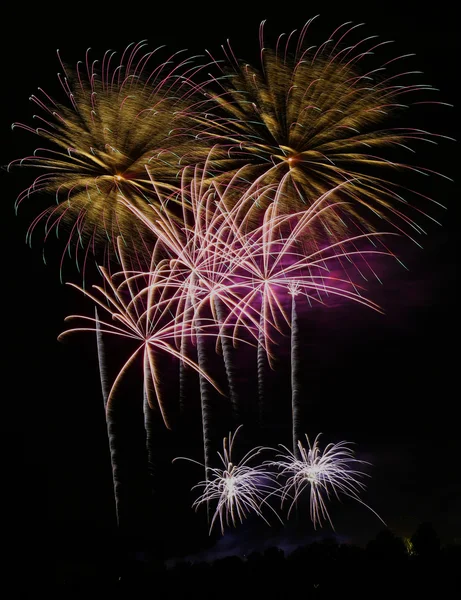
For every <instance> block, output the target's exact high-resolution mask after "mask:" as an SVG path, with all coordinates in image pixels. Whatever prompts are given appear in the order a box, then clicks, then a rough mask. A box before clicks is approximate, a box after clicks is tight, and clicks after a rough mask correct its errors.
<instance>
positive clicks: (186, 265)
mask: <svg viewBox="0 0 461 600" xmlns="http://www.w3.org/2000/svg"><path fill="white" fill-rule="evenodd" d="M206 172H207V171H206V167H205V169H201V168H195V170H194V175H193V176H192V179H191V181H189V180H188V179H186V175H185V174H184V179H185V181H184V182H183V186H182V188H181V192H180V198H181V200H180V203H181V205H182V206H183V223H184V225H181V224H180V222H179V221H177V220H175V219H171V218H169V217H168V216H165V215H164V213H162V211H161V209H158V208H157V207H155V206H152V207H151V214H150V215H148V214H143V213H142V212H141V211H139V210H138V209H137V208H136V207H134V206H132V205H130V203H128V202H127V206H128V208H129V209H130V210H131V211H132V212H133V213H134V215H135V217H136V218H138V219H139V220H141V221H142V222H143V224H144V226H145V227H146V228H149V229H150V230H151V231H152V233H153V235H154V236H155V238H156V239H157V240H158V243H157V246H156V249H157V251H158V252H159V254H162V251H163V255H164V256H165V255H166V256H168V257H169V258H170V262H169V265H170V270H171V274H170V282H171V283H172V285H173V282H174V285H176V286H177V288H178V290H179V295H180V301H179V303H178V309H179V311H180V312H181V314H183V315H186V314H192V313H193V315H195V316H197V315H198V314H199V312H200V310H202V309H203V308H205V307H206V306H209V307H210V308H211V314H212V315H213V317H214V318H215V319H216V313H217V311H216V306H215V303H216V301H217V300H219V301H220V302H221V303H222V305H223V306H224V307H225V309H226V312H227V316H226V318H225V320H224V321H223V322H220V323H219V326H220V328H221V330H225V329H227V330H228V331H232V335H233V337H234V338H237V337H238V330H239V328H240V327H244V328H245V329H247V330H248V331H250V332H251V334H252V335H253V336H254V337H255V338H256V339H258V338H259V343H262V344H263V346H264V347H265V348H266V349H267V350H268V354H269V358H270V349H269V346H270V343H271V340H272V337H273V334H272V333H271V332H273V331H274V330H278V331H279V332H280V331H282V329H283V324H284V323H285V324H286V325H288V326H289V325H290V318H289V314H287V311H286V308H285V307H284V303H283V297H284V296H286V295H287V293H292V292H290V291H289V290H292V289H293V288H292V287H290V286H292V285H296V289H297V293H301V294H303V295H304V296H305V297H306V298H307V299H308V300H309V301H313V302H323V299H322V298H325V297H326V296H328V295H331V296H340V297H342V298H344V299H349V300H354V301H357V302H360V303H362V304H364V305H366V306H368V307H370V308H373V309H375V310H380V309H379V307H378V305H377V304H375V303H374V302H372V301H370V300H368V299H366V298H364V297H363V296H362V295H360V293H359V286H357V285H356V284H354V283H353V282H352V280H351V279H350V278H349V279H347V278H346V276H344V277H343V278H341V277H337V276H335V275H334V274H333V272H332V271H333V270H334V268H335V267H336V268H338V267H337V263H338V262H339V261H341V259H347V260H348V261H349V262H350V263H352V264H353V261H354V259H356V260H357V261H365V262H366V258H367V256H368V255H370V254H372V255H387V256H389V252H388V251H386V250H382V251H381V250H379V249H378V247H376V246H375V247H372V246H371V244H370V240H372V239H378V236H379V237H380V238H381V237H382V236H383V235H385V234H382V233H369V234H359V235H355V236H351V237H347V236H343V237H342V239H341V240H340V241H339V242H335V243H333V244H329V245H323V247H320V246H319V244H318V242H317V236H316V234H315V228H316V223H317V222H318V220H319V219H322V218H323V217H324V215H325V214H328V213H329V212H330V211H334V210H336V209H337V206H338V205H337V203H335V204H332V203H331V202H330V198H331V195H332V194H334V193H335V192H336V191H337V188H334V189H333V190H331V191H330V192H328V193H326V194H324V195H323V196H321V197H320V198H318V199H317V201H316V202H314V203H313V204H312V206H310V207H309V208H307V209H306V210H303V211H300V212H298V213H292V214H289V215H286V214H283V213H282V214H279V213H278V205H279V202H278V198H279V197H280V196H282V195H283V194H285V190H284V182H283V181H282V182H281V183H279V184H278V185H275V186H266V187H265V188H263V189H261V190H260V191H259V192H258V194H256V192H255V191H254V190H248V189H247V190H246V191H245V192H244V193H242V194H241V196H240V198H239V200H238V202H233V193H234V180H233V181H231V183H229V184H228V185H227V186H225V187H222V186H219V185H217V184H216V183H214V182H211V183H210V182H208V181H207V180H206V177H205V174H206ZM238 177H239V175H236V176H235V178H238ZM274 187H275V191H274V190H273V188H274ZM338 187H340V186H338ZM267 193H269V194H271V195H272V196H273V198H275V201H274V202H273V203H271V204H269V205H268V206H267V208H266V209H265V210H264V212H263V220H262V224H261V225H260V226H259V227H256V228H254V229H252V230H250V231H246V227H245V225H244V223H242V219H241V215H242V214H246V207H247V205H249V204H252V203H254V200H255V197H257V198H258V200H259V199H260V198H261V197H262V196H264V195H266V194H267ZM360 246H363V248H360ZM358 272H360V271H358ZM372 272H373V271H372ZM362 277H363V275H362ZM187 298H188V299H189V304H188V306H189V312H188V311H187V310H186V308H185V305H186V303H187ZM192 307H194V310H193V309H192ZM192 318H194V317H192ZM261 333H262V335H261Z"/></svg>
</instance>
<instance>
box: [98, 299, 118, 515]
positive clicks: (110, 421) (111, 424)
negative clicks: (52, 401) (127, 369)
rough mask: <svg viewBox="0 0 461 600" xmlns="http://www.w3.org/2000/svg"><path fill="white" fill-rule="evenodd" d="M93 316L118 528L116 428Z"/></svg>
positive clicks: (101, 343) (99, 327) (100, 335)
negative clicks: (109, 406)
mask: <svg viewBox="0 0 461 600" xmlns="http://www.w3.org/2000/svg"><path fill="white" fill-rule="evenodd" d="M94 316H95V326H96V327H95V328H96V346H97V350H98V366H99V376H100V379H101V391H102V397H103V401H104V414H105V418H106V428H107V437H108V441H109V450H110V463H111V468H112V483H113V486H114V498H115V514H116V517H117V526H118V527H119V526H120V486H121V480H120V473H119V466H118V452H117V426H116V422H115V416H114V412H113V409H112V408H108V406H107V400H108V397H109V382H108V380H107V373H106V356H105V348H104V340H103V336H102V334H101V326H100V321H99V315H98V309H97V307H95V309H94Z"/></svg>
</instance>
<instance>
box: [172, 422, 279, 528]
mask: <svg viewBox="0 0 461 600" xmlns="http://www.w3.org/2000/svg"><path fill="white" fill-rule="evenodd" d="M240 428H241V426H240V427H238V428H237V429H236V431H235V434H234V435H232V434H231V433H229V437H228V438H224V440H223V451H222V453H221V452H218V456H219V458H220V461H221V463H222V468H211V467H208V473H209V475H208V477H207V479H206V480H205V481H201V482H200V483H198V484H197V485H196V486H194V488H192V489H195V488H203V491H202V494H201V495H200V496H199V497H198V498H197V500H196V501H195V502H194V504H193V505H192V506H193V507H194V508H195V509H196V510H197V509H198V508H199V507H200V506H201V505H202V504H208V503H209V502H213V503H215V502H216V508H215V511H214V513H213V518H212V520H211V524H210V533H211V531H212V529H213V527H214V526H215V524H216V523H217V522H218V521H219V524H220V526H221V533H222V534H224V530H225V527H226V526H227V527H229V526H231V525H232V526H234V527H236V526H237V524H238V522H240V523H243V521H244V519H246V518H247V517H248V515H249V514H250V513H252V512H254V513H255V514H257V515H258V517H260V518H261V519H263V520H264V521H265V522H266V523H267V524H269V522H268V521H267V519H266V517H265V516H264V515H263V513H262V508H263V506H266V507H267V508H269V509H270V510H272V512H273V513H274V514H275V515H276V516H277V517H278V518H279V519H280V517H279V516H278V515H277V513H276V512H275V511H274V509H273V508H272V507H271V506H270V504H269V503H268V502H267V501H266V499H265V498H266V496H268V494H269V493H272V492H273V490H274V489H275V483H274V474H273V473H272V472H271V471H270V470H269V469H267V468H266V467H264V465H262V464H259V465H257V466H250V464H249V463H250V462H252V461H253V460H254V459H255V458H256V457H257V456H259V454H260V453H261V451H262V450H263V448H261V447H258V448H254V449H253V450H250V451H249V452H248V453H247V454H245V456H244V457H243V458H242V459H241V460H240V461H239V462H234V461H233V458H232V450H233V446H234V441H235V437H236V435H237V433H238V431H239V430H240ZM180 459H182V460H189V461H191V462H194V463H196V464H199V465H201V466H203V465H202V463H199V462H197V461H194V460H191V459H189V458H184V457H179V458H176V459H175V460H180Z"/></svg>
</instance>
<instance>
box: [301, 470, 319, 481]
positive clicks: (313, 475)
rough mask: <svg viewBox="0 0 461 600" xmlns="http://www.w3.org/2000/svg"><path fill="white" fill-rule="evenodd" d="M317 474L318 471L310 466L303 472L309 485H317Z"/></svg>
mask: <svg viewBox="0 0 461 600" xmlns="http://www.w3.org/2000/svg"><path fill="white" fill-rule="evenodd" d="M319 472H320V469H318V468H316V467H313V466H311V467H308V468H307V469H305V470H304V476H305V478H306V479H307V481H308V482H309V483H312V484H314V483H318V475H319Z"/></svg>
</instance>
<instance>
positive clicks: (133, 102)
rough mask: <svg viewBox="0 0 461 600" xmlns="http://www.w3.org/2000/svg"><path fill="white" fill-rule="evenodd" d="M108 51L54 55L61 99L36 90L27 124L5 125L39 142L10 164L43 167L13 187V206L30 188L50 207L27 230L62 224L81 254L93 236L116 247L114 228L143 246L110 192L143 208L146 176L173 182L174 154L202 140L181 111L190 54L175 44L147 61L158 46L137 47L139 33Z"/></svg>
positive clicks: (149, 195) (150, 195)
mask: <svg viewBox="0 0 461 600" xmlns="http://www.w3.org/2000/svg"><path fill="white" fill-rule="evenodd" d="M116 54H117V53H116V52H113V51H111V50H108V51H107V52H106V53H105V54H104V56H103V58H102V61H98V60H92V58H91V57H90V52H89V51H87V54H86V58H85V61H84V62H79V63H78V64H77V66H76V68H75V69H70V68H69V67H67V66H64V64H63V63H62V62H61V67H62V70H63V73H62V74H59V80H60V83H61V85H62V88H63V90H64V92H65V94H66V96H67V98H66V102H65V103H60V102H58V101H57V100H55V99H53V98H51V97H50V96H49V95H48V94H47V93H46V92H44V91H43V90H41V89H40V90H39V92H40V94H39V95H38V96H35V95H33V96H31V100H32V101H33V102H34V104H35V105H36V106H37V107H38V109H39V110H40V113H41V114H37V115H35V119H36V120H37V121H38V123H37V127H36V128H33V127H31V126H29V125H23V124H20V123H15V124H14V125H13V127H20V128H22V129H25V130H27V131H29V132H32V133H34V134H36V135H38V136H39V137H40V138H41V139H43V140H44V141H45V142H46V143H47V146H46V147H44V148H38V149H37V150H36V151H35V152H34V154H33V156H28V157H25V158H22V159H20V160H15V161H13V162H12V163H11V164H10V166H14V165H22V166H32V167H36V168H39V169H41V170H42V172H43V174H42V175H40V176H38V177H37V178H36V179H35V181H34V182H33V184H32V185H31V186H30V187H28V188H27V189H25V190H24V191H23V192H22V193H21V194H20V196H19V197H18V200H17V206H19V205H20V204H21V203H22V201H23V200H26V199H27V198H29V197H30V196H31V195H33V194H36V193H37V194H38V193H44V192H46V193H48V194H49V195H50V196H51V197H53V196H54V197H55V199H56V206H51V207H49V208H47V209H46V210H44V211H43V212H41V213H40V214H39V215H38V216H37V217H36V219H35V220H34V221H33V223H32V224H31V227H30V230H29V238H30V235H31V234H32V232H33V230H34V229H35V227H36V226H37V225H38V223H40V222H42V223H44V225H45V232H46V233H45V239H46V238H47V237H48V235H49V232H50V231H51V230H53V229H54V230H60V229H61V228H64V229H65V230H66V235H67V244H66V250H69V251H71V250H73V249H74V248H75V250H76V252H78V249H79V247H80V248H82V247H83V248H85V249H84V253H85V256H86V252H87V251H89V250H90V251H91V252H97V251H98V249H100V248H99V247H100V246H101V245H102V246H104V247H106V246H107V245H108V247H109V248H112V249H116V238H117V236H119V235H121V236H122V237H124V240H125V242H126V243H127V244H129V245H134V248H135V249H136V252H137V253H144V252H145V246H144V243H143V238H142V234H143V233H145V232H143V231H142V230H140V227H141V224H140V223H139V222H138V221H136V220H135V219H133V215H132V213H130V212H129V211H128V210H127V208H126V206H125V204H123V202H120V199H121V198H126V199H128V200H129V201H130V202H131V203H132V204H133V205H134V206H136V207H137V208H138V210H140V211H144V210H146V207H147V206H148V205H149V203H154V204H155V203H156V202H157V197H156V193H155V190H154V188H153V187H152V185H151V181H150V179H149V177H150V178H151V179H152V180H154V181H155V182H156V185H157V186H158V187H159V188H161V189H162V190H163V191H164V192H165V191H166V192H167V191H169V190H175V189H177V187H178V181H179V180H178V172H179V171H180V170H181V168H182V167H183V163H182V159H183V158H184V157H185V156H186V155H187V157H188V160H189V161H192V162H193V161H194V160H200V154H201V153H203V148H204V147H205V145H206V142H201V143H198V142H197V141H196V139H195V135H196V131H195V125H194V122H193V120H192V116H191V109H190V106H191V102H190V101H189V96H190V94H191V90H192V88H193V87H194V86H196V84H194V83H193V82H192V81H191V80H190V78H189V75H190V74H191V73H192V72H193V71H194V70H195V68H197V67H196V66H195V67H192V63H193V59H192V58H187V57H186V58H182V54H181V52H178V53H176V54H175V55H172V56H169V57H168V58H167V59H166V60H164V61H163V62H160V61H157V55H158V54H159V49H157V50H154V51H147V50H146V44H145V43H143V42H139V43H137V44H131V45H130V46H128V48H127V49H126V50H125V51H124V52H123V54H122V56H121V57H120V58H119V59H117V58H116ZM58 56H59V52H58ZM59 60H60V61H61V59H60V58H59ZM156 61H157V62H156ZM203 154H204V155H205V156H206V152H205V153H203ZM148 174H149V175H148ZM170 206H171V205H170ZM77 259H78V256H77Z"/></svg>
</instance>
